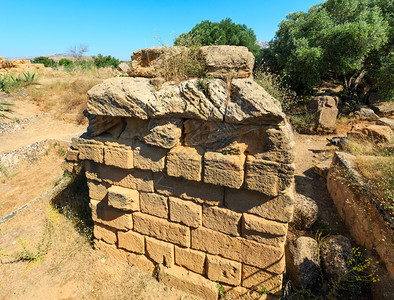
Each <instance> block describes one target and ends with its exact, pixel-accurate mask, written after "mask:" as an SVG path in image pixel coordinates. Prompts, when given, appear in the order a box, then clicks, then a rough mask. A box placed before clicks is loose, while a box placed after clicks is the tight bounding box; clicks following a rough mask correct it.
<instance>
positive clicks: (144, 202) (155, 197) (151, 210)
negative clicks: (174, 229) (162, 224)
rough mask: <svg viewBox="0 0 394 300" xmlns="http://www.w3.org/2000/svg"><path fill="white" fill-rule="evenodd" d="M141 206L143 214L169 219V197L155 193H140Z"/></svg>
mask: <svg viewBox="0 0 394 300" xmlns="http://www.w3.org/2000/svg"><path fill="white" fill-rule="evenodd" d="M140 205H141V211H142V212H143V213H146V214H149V215H153V216H156V217H160V218H164V219H167V218H168V197H167V196H163V195H159V194H155V193H144V192H141V193H140Z"/></svg>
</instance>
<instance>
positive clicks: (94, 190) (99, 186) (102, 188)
mask: <svg viewBox="0 0 394 300" xmlns="http://www.w3.org/2000/svg"><path fill="white" fill-rule="evenodd" d="M109 186H110V185H109V184H108V183H105V182H99V181H96V180H90V179H88V188H89V197H90V198H91V199H93V200H98V201H101V200H103V199H104V198H105V197H106V196H107V193H108V191H107V189H108V188H109Z"/></svg>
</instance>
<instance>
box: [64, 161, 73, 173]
mask: <svg viewBox="0 0 394 300" xmlns="http://www.w3.org/2000/svg"><path fill="white" fill-rule="evenodd" d="M62 170H65V171H67V172H70V173H73V172H74V163H73V162H70V161H66V160H63V161H62Z"/></svg>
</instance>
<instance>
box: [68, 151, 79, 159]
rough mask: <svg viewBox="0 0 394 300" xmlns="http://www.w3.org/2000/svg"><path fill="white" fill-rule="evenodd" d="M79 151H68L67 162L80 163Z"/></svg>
mask: <svg viewBox="0 0 394 300" xmlns="http://www.w3.org/2000/svg"><path fill="white" fill-rule="evenodd" d="M78 153H79V151H78V150H73V149H68V151H67V153H66V160H67V161H78Z"/></svg>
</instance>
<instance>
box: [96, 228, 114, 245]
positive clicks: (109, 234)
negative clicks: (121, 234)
mask: <svg viewBox="0 0 394 300" xmlns="http://www.w3.org/2000/svg"><path fill="white" fill-rule="evenodd" d="M93 234H94V237H95V238H96V239H97V240H102V241H104V242H106V243H108V244H115V243H116V231H115V230H114V229H112V228H110V227H105V226H102V225H99V224H98V223H95V224H94V228H93Z"/></svg>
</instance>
